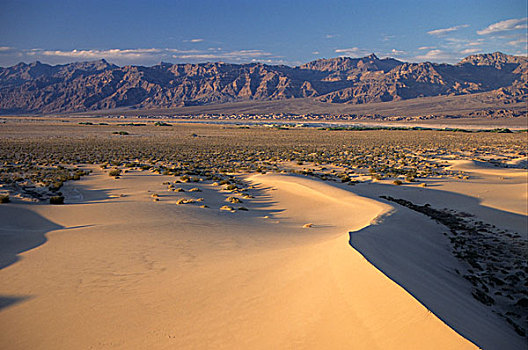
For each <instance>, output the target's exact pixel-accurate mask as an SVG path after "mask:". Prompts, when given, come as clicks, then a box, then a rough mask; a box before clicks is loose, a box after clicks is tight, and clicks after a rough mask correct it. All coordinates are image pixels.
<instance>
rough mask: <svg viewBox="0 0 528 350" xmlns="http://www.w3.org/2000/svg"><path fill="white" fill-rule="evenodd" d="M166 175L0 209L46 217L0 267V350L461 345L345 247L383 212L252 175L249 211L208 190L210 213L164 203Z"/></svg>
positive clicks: (83, 187)
mask: <svg viewBox="0 0 528 350" xmlns="http://www.w3.org/2000/svg"><path fill="white" fill-rule="evenodd" d="M170 180H174V178H169V177H163V176H158V175H147V174H142V173H135V172H132V173H130V174H126V175H125V176H124V177H123V178H122V179H119V180H114V179H113V178H109V177H108V176H107V175H105V174H102V173H100V172H96V173H95V174H94V175H92V176H89V177H88V178H86V179H83V180H81V181H80V182H78V183H76V184H74V185H67V187H66V188H65V191H66V192H67V191H68V190H73V189H75V190H76V191H78V193H79V194H80V195H79V196H78V197H77V198H78V199H75V200H72V201H70V203H69V204H67V205H65V206H49V205H29V204H19V203H13V204H9V205H8V208H10V211H9V213H7V212H6V211H5V210H3V209H1V208H0V219H1V220H2V222H9V223H10V225H11V226H9V227H12V226H13V225H16V224H17V221H16V220H17V219H15V218H16V217H17V213H16V211H17V210H20V211H27V210H31V211H32V212H34V213H35V216H36V217H41V218H46V220H49V222H52V223H53V225H56V226H53V227H52V228H53V229H54V230H53V231H51V232H49V233H47V239H48V241H47V242H46V243H45V244H43V245H40V246H38V247H36V248H34V249H31V250H28V251H25V252H23V253H22V254H20V255H19V257H20V258H21V259H20V261H18V262H16V263H14V264H11V265H10V266H7V267H5V268H4V269H2V270H0V278H1V279H2V281H3V283H2V284H1V285H0V295H2V296H9V297H13V298H20V300H21V301H20V302H18V303H13V304H11V305H10V306H8V307H5V308H3V309H1V311H0V328H1V329H2V333H1V336H0V347H2V348H10V349H31V348H39V349H72V348H88V349H89V348H97V349H107V348H122V349H130V348H155V349H174V348H184V349H200V348H224V349H232V348H252V349H269V348H276V349H284V348H295V349H313V348H317V349H320V348H335V349H340V348H342V349H388V348H390V349H398V348H401V349H410V348H415V349H416V348H428V349H433V348H438V349H446V348H447V349H466V348H467V349H470V348H475V346H474V345H473V344H472V343H470V342H469V341H467V340H466V339H464V338H462V337H461V336H460V335H458V334H457V333H456V332H455V331H453V330H452V329H451V328H449V327H448V326H447V325H445V324H444V323H443V322H442V321H440V320H439V319H438V318H437V317H436V316H435V315H434V314H432V313H431V312H429V311H428V310H427V309H426V308H425V307H424V306H422V305H421V304H420V303H419V302H417V301H416V300H415V299H414V298H413V297H412V296H411V295H409V294H408V293H407V292H405V291H404V290H403V289H402V288H401V287H399V286H398V285H397V284H395V283H394V282H393V281H391V280H390V279H389V278H387V277H386V276H385V275H383V274H382V273H381V272H380V271H378V270H377V269H376V268H374V267H373V266H372V265H371V264H370V263H368V262H367V261H366V260H365V259H364V258H363V257H362V256H361V255H360V254H359V253H357V252H356V251H355V250H353V249H352V248H351V247H350V246H349V245H348V234H347V232H348V231H351V230H360V229H362V228H364V227H366V226H368V225H369V224H370V222H371V221H372V220H373V219H375V218H376V217H377V216H378V215H381V214H383V213H385V212H387V211H388V210H390V206H388V205H385V204H381V203H379V202H377V201H373V200H370V199H365V198H362V197H359V196H356V195H354V194H352V193H351V192H349V191H345V190H343V189H338V188H336V187H333V186H330V185H328V184H325V183H322V182H318V181H314V180H308V179H304V178H298V177H291V176H279V175H272V176H268V175H266V176H262V175H259V176H253V177H250V178H248V180H249V181H250V182H252V183H253V184H254V185H255V186H256V189H255V190H254V195H255V196H256V198H255V199H254V200H251V201H250V200H248V201H245V203H244V205H245V206H246V207H247V208H249V211H248V212H242V211H237V212H227V211H220V210H218V208H219V207H220V206H221V205H223V204H225V201H224V199H225V197H227V196H228V195H229V194H228V193H222V192H219V191H217V190H215V189H213V188H212V187H211V186H210V185H200V187H201V188H202V191H203V192H200V193H199V196H200V197H203V198H204V203H206V204H208V205H209V206H210V208H208V209H202V208H200V207H199V206H198V205H193V204H191V205H176V204H175V203H176V200H177V199H178V198H179V197H178V196H181V194H176V193H174V192H168V191H166V187H164V186H163V185H162V182H164V181H170ZM73 186H74V188H73ZM182 186H194V185H182ZM187 189H188V188H187ZM149 191H150V192H149ZM153 193H157V194H159V195H158V197H156V198H157V199H159V200H158V201H153V198H152V197H151V195H152V194H153ZM122 194H123V195H125V196H120V195H122ZM189 195H190V194H189V193H188V192H186V196H189ZM2 208H4V207H2ZM19 214H20V213H19ZM13 220H15V221H13ZM307 223H311V224H312V225H311V226H312V227H310V228H303V225H305V224H307ZM32 224H34V225H35V226H38V224H39V222H38V220H35V221H32V220H28V221H27V222H26V223H25V225H32ZM50 225H51V224H50ZM9 234H16V232H15V231H11V232H10V233H9Z"/></svg>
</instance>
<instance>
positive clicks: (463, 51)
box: [460, 49, 481, 55]
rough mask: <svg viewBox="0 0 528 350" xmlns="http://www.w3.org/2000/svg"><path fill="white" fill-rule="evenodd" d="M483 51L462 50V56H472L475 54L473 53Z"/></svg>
mask: <svg viewBox="0 0 528 350" xmlns="http://www.w3.org/2000/svg"><path fill="white" fill-rule="evenodd" d="M479 51H481V50H480V49H465V50H462V51H460V53H461V54H463V55H470V54H473V53H477V52H479Z"/></svg>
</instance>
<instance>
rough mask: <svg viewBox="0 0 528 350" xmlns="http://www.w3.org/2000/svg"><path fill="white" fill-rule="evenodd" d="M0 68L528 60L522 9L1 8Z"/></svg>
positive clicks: (358, 5)
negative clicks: (99, 62)
mask: <svg viewBox="0 0 528 350" xmlns="http://www.w3.org/2000/svg"><path fill="white" fill-rule="evenodd" d="M1 4H2V6H1V11H0V33H1V34H0V66H3V67H5V66H10V65H13V64H16V63H18V62H21V61H23V62H32V61H36V60H39V61H42V62H47V63H52V64H57V63H67V62H73V61H87V60H94V59H100V58H106V59H107V60H108V61H110V62H113V63H116V64H119V65H125V64H140V65H153V64H157V63H159V62H161V61H163V62H173V63H182V62H192V63H194V62H211V61H224V62H234V63H245V62H253V61H259V62H264V63H269V64H287V65H298V64H301V63H305V62H308V61H311V60H315V59H318V58H329V57H337V56H350V57H361V56H365V55H368V54H370V53H372V52H374V53H375V54H376V55H378V56H379V57H394V58H397V59H400V60H404V61H411V62H420V61H432V62H447V63H454V62H457V61H458V60H460V58H462V57H465V56H468V55H470V54H474V53H483V52H494V51H502V52H504V53H508V54H516V55H526V51H527V47H526V45H527V44H526V38H527V28H526V27H527V18H526V17H527V16H528V14H527V5H526V0H521V1H518V0H499V1H488V0H479V1H473V0H457V1H451V0H446V1H425V0H423V1H414V0H413V1H411V0H400V1H396V0H394V1H378V0H372V1H334V0H318V1H314V0H306V1H287V0H283V1H275V0H273V1H272V0H269V1H256V0H225V1H224V0H216V1H205V0H191V1H164V0H158V1H155V0H151V1H146V0H145V1H139V0H127V1H116V0H105V1H100V0H83V1H78V0H70V1H66V0H62V1H58V0H47V1H45V0H41V1H38V0H2V1H1Z"/></svg>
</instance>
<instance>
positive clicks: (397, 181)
mask: <svg viewBox="0 0 528 350" xmlns="http://www.w3.org/2000/svg"><path fill="white" fill-rule="evenodd" d="M392 183H393V184H395V185H398V186H400V185H401V184H403V182H402V181H401V180H394V181H393V182H392Z"/></svg>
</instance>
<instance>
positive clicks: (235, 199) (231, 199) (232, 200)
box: [226, 197, 242, 203]
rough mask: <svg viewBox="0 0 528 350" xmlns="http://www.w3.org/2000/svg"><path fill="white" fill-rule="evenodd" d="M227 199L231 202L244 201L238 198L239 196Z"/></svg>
mask: <svg viewBox="0 0 528 350" xmlns="http://www.w3.org/2000/svg"><path fill="white" fill-rule="evenodd" d="M226 201H228V202H231V203H242V201H241V200H240V199H238V198H237V197H228V198H227V199H226Z"/></svg>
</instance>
